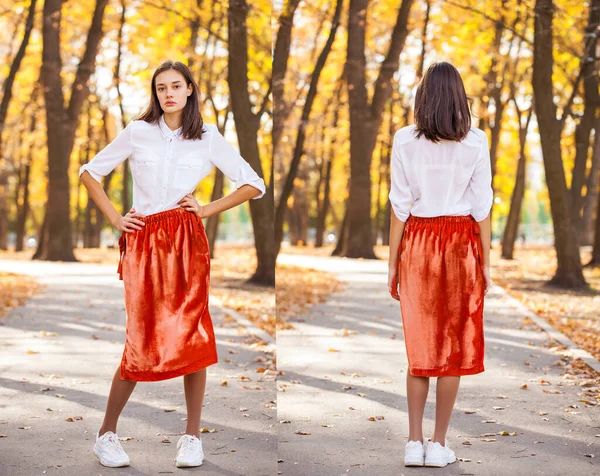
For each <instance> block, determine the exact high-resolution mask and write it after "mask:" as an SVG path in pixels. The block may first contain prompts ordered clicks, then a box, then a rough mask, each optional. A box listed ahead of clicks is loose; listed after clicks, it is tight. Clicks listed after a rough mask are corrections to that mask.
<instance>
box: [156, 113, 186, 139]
mask: <svg viewBox="0 0 600 476" xmlns="http://www.w3.org/2000/svg"><path fill="white" fill-rule="evenodd" d="M158 128H159V129H160V132H161V133H162V135H163V137H164V138H165V139H169V138H170V137H176V138H178V139H181V129H182V128H181V127H179V129H176V130H174V131H172V130H171V129H169V126H167V123H166V122H165V115H164V113H163V114H161V115H160V120H159V121H158Z"/></svg>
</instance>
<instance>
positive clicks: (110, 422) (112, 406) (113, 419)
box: [98, 368, 137, 436]
mask: <svg viewBox="0 0 600 476" xmlns="http://www.w3.org/2000/svg"><path fill="white" fill-rule="evenodd" d="M119 375H120V368H117V371H116V372H115V375H114V377H113V381H112V385H111V387H110V393H109V395H108V403H107V404H106V413H105V414H104V421H103V422H102V426H101V427H100V432H99V434H98V436H102V435H103V434H104V433H106V432H107V431H112V432H113V433H116V432H117V420H118V419H119V415H121V412H122V411H123V408H124V407H125V404H126V403H127V400H129V397H130V396H131V393H132V392H133V389H134V388H135V385H136V383H137V382H134V381H133V380H121V377H120V376H119Z"/></svg>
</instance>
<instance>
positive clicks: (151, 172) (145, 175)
mask: <svg viewBox="0 0 600 476" xmlns="http://www.w3.org/2000/svg"><path fill="white" fill-rule="evenodd" d="M134 172H135V173H134V175H133V178H134V180H135V181H136V182H137V185H139V186H140V187H153V186H155V185H156V179H157V177H158V161H157V159H156V158H155V157H153V156H152V155H150V154H149V155H146V156H145V157H143V158H139V159H137V160H136V161H135V170H134Z"/></svg>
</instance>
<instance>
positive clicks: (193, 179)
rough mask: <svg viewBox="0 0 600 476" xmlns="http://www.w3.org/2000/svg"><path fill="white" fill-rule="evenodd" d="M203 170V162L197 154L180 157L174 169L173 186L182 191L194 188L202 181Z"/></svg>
mask: <svg viewBox="0 0 600 476" xmlns="http://www.w3.org/2000/svg"><path fill="white" fill-rule="evenodd" d="M203 169H204V161H203V160H202V158H201V157H200V156H199V155H198V154H193V155H187V156H184V157H181V158H180V159H179V161H178V162H177V167H176V168H175V177H173V186H174V187H175V188H179V189H182V190H192V189H194V188H196V185H198V182H199V181H200V180H201V179H202V170H203Z"/></svg>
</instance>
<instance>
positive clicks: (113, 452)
mask: <svg viewBox="0 0 600 476" xmlns="http://www.w3.org/2000/svg"><path fill="white" fill-rule="evenodd" d="M99 433H100V432H99V431H98V432H96V443H95V444H94V454H95V455H96V456H97V457H98V459H100V464H101V465H103V466H108V467H109V468H119V467H121V466H129V464H130V463H129V456H127V453H125V451H124V450H123V447H122V446H121V443H120V442H119V437H118V436H117V434H116V433H113V432H112V431H107V432H106V433H104V434H103V435H102V436H100V437H98V434H99Z"/></svg>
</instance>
